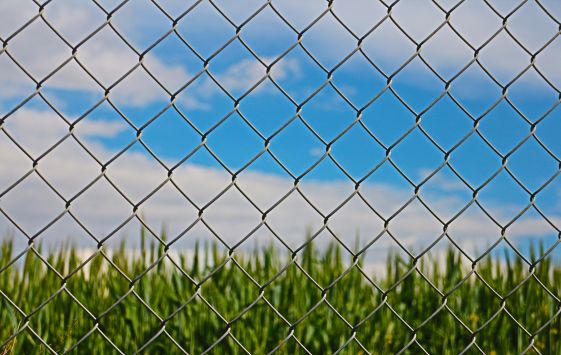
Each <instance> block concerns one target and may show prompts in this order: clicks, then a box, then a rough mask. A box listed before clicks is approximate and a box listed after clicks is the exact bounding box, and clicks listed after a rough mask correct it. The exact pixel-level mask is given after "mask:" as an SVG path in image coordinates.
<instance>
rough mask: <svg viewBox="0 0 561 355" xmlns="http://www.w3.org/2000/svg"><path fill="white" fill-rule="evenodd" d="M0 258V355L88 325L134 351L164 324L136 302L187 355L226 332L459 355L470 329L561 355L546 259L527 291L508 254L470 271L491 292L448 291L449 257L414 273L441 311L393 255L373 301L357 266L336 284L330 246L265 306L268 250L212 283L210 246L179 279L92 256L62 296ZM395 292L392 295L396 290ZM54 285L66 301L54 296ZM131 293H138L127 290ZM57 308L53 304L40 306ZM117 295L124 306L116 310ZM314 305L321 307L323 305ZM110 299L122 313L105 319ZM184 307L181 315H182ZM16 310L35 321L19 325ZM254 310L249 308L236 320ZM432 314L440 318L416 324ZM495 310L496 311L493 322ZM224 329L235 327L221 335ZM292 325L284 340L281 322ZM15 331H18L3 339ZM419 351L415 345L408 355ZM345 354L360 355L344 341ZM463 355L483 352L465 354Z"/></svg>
mask: <svg viewBox="0 0 561 355" xmlns="http://www.w3.org/2000/svg"><path fill="white" fill-rule="evenodd" d="M143 240H144V239H143ZM0 248H1V253H0V271H1V272H0V291H1V292H0V344H3V343H5V342H6V341H8V342H7V343H6V344H5V346H4V347H3V348H0V354H7V353H11V352H13V353H15V354H32V353H47V352H48V351H49V349H48V348H46V347H45V346H44V345H42V344H41V343H40V342H39V341H38V339H37V338H36V337H35V336H34V334H33V332H35V333H36V334H39V335H40V336H41V337H42V339H44V340H45V342H47V343H48V345H49V346H50V347H51V349H52V350H54V351H56V352H62V351H65V350H69V349H71V348H72V347H73V345H74V344H76V343H77V342H78V341H79V340H80V339H82V338H83V337H84V335H85V334H87V333H88V332H89V331H90V330H91V329H93V328H94V327H95V326H97V327H98V329H99V330H101V331H102V332H103V333H104V334H106V335H107V337H108V338H109V339H110V340H111V341H112V342H113V344H114V346H116V347H117V348H119V349H120V350H122V351H123V352H125V353H131V352H134V351H136V350H138V349H139V348H140V347H141V346H142V345H143V344H145V343H146V342H147V341H148V340H149V339H151V338H152V337H153V336H154V335H155V334H157V333H158V331H159V330H160V329H162V327H161V321H160V320H158V319H157V318H156V316H154V315H153V314H152V313H151V311H150V310H149V309H148V308H147V307H146V306H145V305H144V304H143V302H144V303H145V304H147V305H149V306H150V307H151V308H152V310H153V311H154V312H155V313H156V314H157V315H159V316H160V317H161V318H162V319H165V318H167V321H166V322H165V331H166V332H167V334H169V335H170V336H171V337H172V338H173V339H175V341H176V342H177V343H178V344H180V345H181V346H182V347H183V349H184V350H185V351H187V352H189V353H191V354H196V353H201V352H203V351H204V350H205V349H207V348H209V347H211V345H212V344H213V343H215V342H216V341H217V340H218V339H220V338H221V337H222V335H223V334H225V332H227V331H229V334H231V335H233V336H234V337H235V339H237V340H238V341H239V342H240V343H241V344H243V346H244V347H245V350H247V351H249V352H251V353H257V354H261V353H267V352H269V351H271V350H272V349H274V348H275V347H276V346H277V345H278V344H279V343H281V342H282V341H283V339H285V338H286V337H287V336H288V335H289V334H291V332H293V335H294V337H295V338H297V339H298V340H299V341H300V343H301V344H302V345H303V346H304V347H305V348H306V349H307V350H308V351H310V352H312V353H314V354H315V353H332V352H334V351H335V350H337V349H338V348H339V347H341V346H342V345H343V344H345V342H346V341H347V340H349V339H350V338H352V337H353V336H354V339H356V340H358V341H360V343H361V344H362V345H363V346H364V347H365V348H366V349H368V351H370V352H372V353H392V352H397V351H399V350H400V349H401V348H403V347H404V346H405V345H406V344H407V343H409V342H410V341H411V340H412V339H413V338H414V337H415V339H416V341H417V342H418V343H419V344H420V345H421V346H422V347H423V348H424V349H425V350H426V351H428V352H429V353H435V354H455V353H459V352H460V351H461V350H462V349H464V348H466V347H467V346H468V344H470V343H471V342H472V340H473V339H474V337H473V336H472V335H471V333H470V331H469V330H468V328H469V329H471V330H472V331H475V330H477V329H479V331H478V332H477V333H476V335H475V341H476V344H477V346H479V347H480V349H481V350H482V351H484V352H485V353H487V354H511V353H513V354H514V353H520V352H521V351H522V350H524V349H526V348H527V347H528V346H529V345H530V344H531V341H532V339H531V337H530V336H529V335H528V334H527V333H526V331H528V332H530V333H534V332H536V331H538V330H539V333H538V334H537V335H536V336H535V337H534V338H533V344H534V347H535V349H531V350H530V353H532V352H535V350H538V351H539V352H541V353H544V354H561V317H560V316H559V315H558V313H559V309H560V304H559V303H558V302H557V301H556V300H555V298H554V297H552V296H551V295H549V294H548V293H547V292H546V290H545V289H544V287H547V288H548V289H549V290H550V291H551V293H552V294H553V295H555V297H560V296H561V267H559V265H557V264H554V263H553V262H552V260H550V259H545V260H544V261H542V262H541V263H539V264H538V266H537V267H536V268H535V270H534V275H535V276H536V278H534V277H529V278H528V276H529V275H530V274H529V271H528V266H527V265H525V264H524V263H523V262H522V261H521V260H520V259H517V258H513V257H511V256H509V255H505V256H504V257H500V259H498V257H496V256H495V257H494V259H493V258H487V259H484V260H482V261H481V262H480V263H478V264H477V267H476V270H477V272H478V274H479V275H481V277H482V278H483V279H484V280H486V282H487V283H488V285H485V284H484V283H483V282H482V281H481V280H479V279H478V277H477V275H475V274H472V275H471V276H470V277H469V278H467V279H466V280H465V281H464V282H463V283H462V284H461V286H459V287H457V288H455V287H456V285H457V284H458V283H459V282H460V281H461V280H462V279H463V278H464V277H465V275H466V274H468V272H469V271H470V269H469V268H468V269H467V270H466V268H465V266H463V265H465V263H461V262H460V256H459V255H458V254H457V253H455V252H454V251H452V250H450V251H448V252H447V254H446V256H445V258H444V259H443V260H440V261H436V260H435V259H432V260H422V261H421V262H420V263H419V269H420V270H421V272H422V273H424V274H425V275H426V277H427V278H428V279H429V280H431V282H432V283H433V285H434V287H437V288H438V289H439V290H441V291H442V292H443V293H447V292H448V291H450V290H453V292H451V294H450V295H449V296H448V297H446V298H445V299H446V302H445V306H446V307H444V306H443V304H444V303H443V297H442V296H441V295H439V294H438V292H437V291H436V290H435V289H434V288H433V286H431V285H430V284H429V283H428V282H427V281H425V280H424V279H423V277H422V276H421V274H420V273H419V272H418V271H414V272H411V273H409V274H407V271H408V270H409V269H411V267H412V263H411V262H410V261H406V260H403V259H402V258H400V257H398V256H395V255H394V256H390V257H389V259H388V260H389V261H388V262H387V270H386V272H385V273H383V274H384V276H378V277H372V278H371V279H372V281H373V282H375V283H376V285H378V287H380V288H381V289H382V290H383V291H379V290H377V288H376V287H375V286H373V284H372V283H371V282H370V281H368V279H367V278H366V277H365V276H364V275H363V274H362V273H361V272H360V270H359V267H360V265H361V263H362V261H359V263H358V264H357V265H358V266H359V267H354V268H353V269H352V271H350V272H349V273H347V274H345V275H344V276H343V277H342V278H340V279H338V278H339V276H340V275H342V274H343V273H344V271H345V269H346V268H347V266H346V264H345V260H344V258H343V256H342V253H343V252H342V250H341V249H339V248H337V247H335V246H330V247H328V248H327V249H323V251H320V250H319V249H317V248H315V247H314V246H311V247H308V248H306V249H304V250H303V251H302V253H301V254H299V258H298V259H297V260H298V265H296V264H291V265H290V266H289V267H288V268H287V269H286V271H285V272H284V273H282V274H281V275H280V276H279V277H277V278H276V279H275V280H274V281H273V282H271V283H270V284H267V286H266V287H264V288H263V293H262V294H261V295H262V296H263V297H262V298H260V297H259V296H260V288H259V286H258V284H260V285H263V284H265V283H266V282H267V281H268V280H270V279H271V278H273V277H274V276H275V274H277V273H278V272H279V270H281V269H282V268H283V266H284V265H285V264H286V263H287V261H289V259H287V258H286V257H284V256H283V255H281V253H280V251H278V250H276V249H274V248H273V247H268V248H261V249H256V250H254V251H253V252H250V253H244V254H240V255H239V256H238V255H237V256H236V258H235V262H234V261H233V260H230V261H228V262H227V263H225V264H224V266H223V267H222V268H220V269H219V270H218V271H216V272H214V273H213V270H214V269H216V268H217V266H219V265H222V264H223V263H224V260H225V258H226V255H222V253H220V252H219V251H218V248H217V247H216V246H215V245H201V246H199V247H197V248H196V250H195V252H194V254H193V253H190V254H184V255H178V256H174V260H176V263H177V266H179V267H180V268H181V269H182V271H180V269H179V268H178V267H177V266H176V265H173V264H172V263H171V262H163V263H159V264H158V265H157V266H156V267H154V268H152V269H150V270H149V271H148V272H147V273H145V274H143V273H144V271H145V270H146V269H147V268H148V266H149V265H150V264H152V263H153V262H154V261H155V260H158V259H159V258H160V257H161V256H162V255H163V254H162V253H163V251H162V250H161V249H158V248H155V247H153V246H152V247H149V246H146V245H145V243H144V242H143V243H142V248H141V250H140V251H139V252H138V253H137V254H136V256H134V257H133V256H131V255H132V254H131V253H130V252H127V248H126V247H125V246H124V245H123V246H122V247H121V248H120V249H118V250H116V251H114V252H113V253H111V254H110V255H109V254H107V258H108V259H109V260H111V263H112V264H113V265H111V263H109V262H108V260H106V259H105V258H104V256H103V255H101V254H97V255H96V256H95V257H94V258H93V259H92V260H91V261H90V262H89V264H88V265H87V267H85V268H83V269H82V270H80V271H78V272H76V273H74V274H73V275H72V276H71V277H69V278H68V279H67V281H66V283H64V282H63V281H62V279H61V278H60V277H59V276H57V274H56V273H55V272H54V271H52V270H49V269H48V268H47V267H46V266H45V265H44V263H43V262H42V261H41V260H40V259H39V258H38V256H37V255H36V254H35V253H34V252H32V251H31V252H29V253H27V254H26V256H25V257H24V258H22V259H21V260H22V261H21V262H20V263H14V264H12V265H10V266H9V267H7V268H6V266H7V265H8V263H9V261H10V260H11V258H13V256H14V255H15V253H16V251H15V250H13V249H14V247H13V244H12V243H11V242H10V241H4V242H2V244H1V247H0ZM38 249H39V248H38ZM534 253H535V254H538V251H535V252H534ZM41 255H43V256H44V258H45V260H47V261H48V262H49V263H50V265H52V267H53V268H54V269H56V270H57V271H58V272H59V273H60V274H61V275H67V274H68V273H69V271H70V270H73V269H75V268H76V267H77V265H79V263H80V260H81V259H80V258H79V257H78V254H77V251H76V250H75V249H73V248H70V247H68V248H63V249H59V250H57V251H53V252H49V251H47V250H41ZM114 266H117V267H119V268H120V269H121V271H122V272H123V273H124V274H125V275H127V277H128V279H127V277H124V276H123V275H121V274H120V273H119V272H118V271H117V269H116V268H115V267H114ZM240 266H241V267H242V268H243V269H244V270H246V271H247V274H249V275H250V276H251V278H252V279H253V281H252V279H250V278H249V277H248V275H246V274H245V273H244V272H243V271H242V270H241V269H240ZM300 267H301V269H303V270H305V271H306V273H307V274H308V275H309V276H310V277H311V278H313V279H314V280H316V281H317V284H315V283H314V282H312V281H311V280H310V279H309V278H308V276H306V275H305V273H304V272H302V270H301V269H300ZM139 275H142V277H141V278H140V279H139V280H138V281H137V282H134V283H131V282H130V280H133V279H135V278H136V277H137V276H139ZM337 279H338V281H337V282H336V283H335V285H334V286H333V287H331V288H329V290H328V291H326V292H324V293H322V290H321V288H325V287H327V286H328V285H331V284H332V283H333V282H334V281H335V280H337ZM537 279H539V280H540V282H541V283H542V285H543V287H542V285H540V284H539V282H538V281H537ZM194 280H197V281H194ZM201 280H204V282H202V284H201V285H200V287H197V285H196V282H199V281H201ZM398 280H401V282H400V283H399V285H398V286H394V285H395V284H396V282H397V281H398ZM524 280H526V282H523V281H524ZM63 284H64V285H65V288H64V289H63V288H61V286H62V285H63ZM131 284H132V285H133V286H134V287H132V288H131ZM520 284H522V285H521V286H519V287H518V285H520ZM490 287H492V288H493V289H494V290H495V291H496V292H497V294H496V293H495V291H492V290H491V289H490ZM133 291H134V292H133ZM197 291H198V292H197ZM386 291H387V292H386ZM511 291H513V292H511ZM57 292H58V293H57ZM383 292H386V294H387V297H386V298H384V296H383V295H384V294H383ZM69 293H71V294H72V295H73V296H74V297H75V298H76V299H77V300H79V301H80V302H81V304H82V305H83V306H85V307H86V308H87V309H88V310H89V311H90V312H91V314H88V313H87V312H86V311H85V310H84V309H83V308H81V307H80V306H79V305H78V303H77V302H76V301H75V300H74V299H73V298H72V297H71V296H70V294H69ZM53 295H55V296H54V297H53V298H52V299H51V300H50V302H48V303H47V304H46V305H45V306H42V304H43V302H44V301H45V300H47V299H49V298H50V297H52V296H53ZM124 295H126V297H124V298H122V297H123V296H124ZM505 295H508V297H507V298H506V299H505V300H504V302H502V303H501V299H500V297H501V296H505ZM322 298H323V299H324V301H323V302H320V301H321V300H322ZM141 299H142V300H143V301H141ZM118 300H121V301H120V302H118V304H117V305H116V306H113V305H114V304H115V303H116V302H117V301H118ZM384 300H385V302H384ZM187 301H190V302H189V303H187V304H185V303H186V302H187ZM12 302H13V304H15V305H17V306H18V307H19V308H20V310H21V311H23V312H25V313H26V314H32V315H31V316H30V317H29V318H28V319H25V318H24V316H23V315H22V314H21V313H20V311H18V310H17V309H16V308H15V307H14V305H13V304H12ZM254 302H255V303H254ZM251 304H253V307H251V308H250V309H249V310H248V311H247V312H245V313H243V312H244V309H246V308H247V307H248V306H249V305H251ZM318 304H319V305H318ZM210 305H212V307H213V309H211V307H210ZM316 305H318V306H317V307H316ZM271 306H274V308H275V309H276V310H277V311H278V312H279V313H280V314H282V315H283V317H284V320H283V319H282V318H281V317H280V316H279V315H278V314H276V312H275V311H274V310H273V309H272V308H271ZM501 306H504V307H501ZM38 308H40V309H39V310H38V311H35V310H36V309H38ZM439 309H440V312H438V313H437V314H436V315H435V316H434V317H433V318H431V319H430V320H429V321H426V322H425V320H426V319H427V318H429V317H430V316H431V314H433V313H434V312H435V311H437V310H439ZM500 309H502V311H500V312H499V313H498V314H496V312H497V311H498V310H500ZM334 310H336V311H337V312H338V313H339V315H340V316H341V317H343V318H344V319H345V320H342V319H341V317H339V315H337V314H336V313H335V311H334ZM375 310H377V311H376V312H374V313H373V311H375ZM451 311H452V312H453V313H454V315H455V316H454V315H452V313H451ZM242 313H243V314H242ZM240 314H242V315H241V316H240ZM306 314H307V316H306V317H304V318H302V316H304V315H306ZM455 317H457V318H458V319H459V320H461V322H463V325H462V324H461V323H460V321H459V320H458V319H456V318H455ZM96 318H97V320H96ZM400 318H401V319H403V320H405V321H406V322H407V324H408V325H406V324H404V323H403V322H402V320H400ZM489 319H492V320H491V321H488V320H489ZM233 320H234V321H233ZM515 320H516V321H515ZM232 321H233V322H232ZM228 322H232V323H231V325H230V327H228V326H227V323H228ZM295 322H297V323H296V324H295V326H294V327H292V328H291V327H290V325H289V323H292V324H293V323H295ZM517 322H518V323H519V324H520V326H519V325H518V324H517ZM26 326H28V327H29V328H27V327H26ZM353 326H354V328H355V330H356V332H354V333H353V329H352V328H353ZM521 326H523V327H524V329H525V330H524V329H522V328H521ZM417 328H418V329H417ZM20 329H24V330H23V331H22V332H21V333H20V334H19V335H18V336H17V337H15V338H13V339H11V340H10V337H11V336H12V334H14V333H16V332H18V330H20ZM30 329H32V331H31V330H30ZM234 337H230V336H226V337H224V339H223V340H222V341H221V342H220V343H218V344H217V345H216V346H215V347H214V348H213V350H212V351H211V353H217V354H237V353H244V352H245V351H244V349H243V348H242V347H240V345H239V344H237V343H236V341H235V339H234ZM72 350H75V351H76V352H77V353H87V354H102V353H103V354H106V353H116V350H115V348H114V347H113V346H112V345H111V344H110V343H109V342H108V341H107V340H106V339H104V337H103V336H102V335H101V333H100V332H98V331H94V332H93V333H92V334H91V335H90V336H89V337H87V338H86V339H85V340H83V341H82V342H81V343H80V345H79V346H78V347H77V348H74V349H72ZM145 350H146V352H147V353H180V350H179V349H178V348H177V347H176V345H175V344H174V343H173V342H172V341H171V340H170V339H169V338H168V336H167V335H166V334H165V333H160V335H159V336H158V337H157V338H156V339H155V340H153V341H152V342H151V343H150V345H149V346H148V347H146V348H145ZM278 352H279V353H281V354H294V353H306V350H304V349H303V348H302V347H301V346H300V345H299V344H298V342H297V341H296V340H295V339H294V338H290V339H289V340H288V341H286V342H285V343H284V344H283V345H282V346H281V347H280V348H279V349H278ZM420 352H421V349H420V348H419V345H417V344H416V343H413V344H412V345H411V347H409V348H408V350H407V351H406V353H410V354H417V353H420ZM342 353H346V354H360V353H364V351H363V350H362V349H361V348H360V347H359V345H358V344H357V343H356V342H354V341H351V342H350V343H349V344H348V346H347V347H345V348H344V350H343V352H342ZM467 353H468V354H475V353H479V351H478V350H477V348H476V347H475V345H474V346H472V347H471V348H470V349H469V350H468V351H467Z"/></svg>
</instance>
